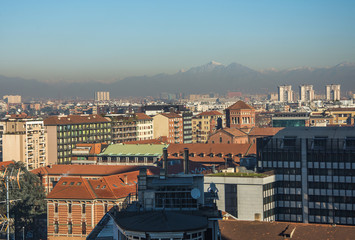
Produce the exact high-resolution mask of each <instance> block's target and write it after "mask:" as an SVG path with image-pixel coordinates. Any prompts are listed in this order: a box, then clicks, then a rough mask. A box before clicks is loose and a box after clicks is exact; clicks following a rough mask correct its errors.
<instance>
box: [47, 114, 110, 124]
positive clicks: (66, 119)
mask: <svg viewBox="0 0 355 240" xmlns="http://www.w3.org/2000/svg"><path fill="white" fill-rule="evenodd" d="M106 122H110V121H109V120H107V119H106V118H104V117H102V116H100V115H97V114H88V115H68V116H52V117H49V118H46V119H45V120H44V125H47V126H55V125H67V124H82V123H106Z"/></svg>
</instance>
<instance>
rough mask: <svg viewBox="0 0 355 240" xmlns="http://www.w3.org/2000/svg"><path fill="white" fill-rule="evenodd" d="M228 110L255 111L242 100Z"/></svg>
mask: <svg viewBox="0 0 355 240" xmlns="http://www.w3.org/2000/svg"><path fill="white" fill-rule="evenodd" d="M227 109H229V110H238V109H254V108H253V107H251V106H249V105H248V104H246V103H245V102H243V101H242V100H239V101H238V102H236V103H234V104H233V105H231V106H229V107H228V108H227Z"/></svg>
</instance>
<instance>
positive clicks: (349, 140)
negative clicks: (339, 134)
mask: <svg viewBox="0 0 355 240" xmlns="http://www.w3.org/2000/svg"><path fill="white" fill-rule="evenodd" d="M345 148H346V149H355V137H346V140H345Z"/></svg>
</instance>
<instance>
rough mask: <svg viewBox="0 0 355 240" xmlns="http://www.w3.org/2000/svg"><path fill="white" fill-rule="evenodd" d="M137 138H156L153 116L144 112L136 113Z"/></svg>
mask: <svg viewBox="0 0 355 240" xmlns="http://www.w3.org/2000/svg"><path fill="white" fill-rule="evenodd" d="M136 117H137V140H138V141H140V140H149V139H153V138H154V132H153V118H151V117H149V116H148V115H146V114H144V113H136Z"/></svg>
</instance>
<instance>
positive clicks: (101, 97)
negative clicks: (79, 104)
mask: <svg viewBox="0 0 355 240" xmlns="http://www.w3.org/2000/svg"><path fill="white" fill-rule="evenodd" d="M95 100H96V101H99V102H102V101H110V92H96V94H95Z"/></svg>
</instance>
